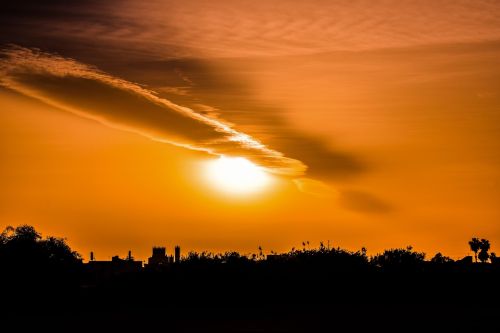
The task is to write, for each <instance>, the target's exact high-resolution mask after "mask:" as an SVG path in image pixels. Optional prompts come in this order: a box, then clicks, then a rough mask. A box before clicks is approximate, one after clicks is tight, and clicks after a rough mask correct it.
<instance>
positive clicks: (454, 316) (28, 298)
mask: <svg viewBox="0 0 500 333" xmlns="http://www.w3.org/2000/svg"><path fill="white" fill-rule="evenodd" d="M469 246H470V248H471V250H472V251H473V252H474V253H476V254H477V255H476V256H475V257H476V259H475V260H472V257H466V258H464V259H463V260H461V261H453V260H452V259H450V258H448V257H446V256H443V255H442V254H439V253H438V254H437V255H435V256H434V257H432V258H431V259H430V260H425V254H424V253H421V252H416V251H414V250H413V249H412V248H411V247H407V248H402V249H391V250H386V251H384V252H383V253H381V254H378V255H375V256H372V257H369V256H368V255H367V254H366V250H365V249H362V250H360V251H357V252H351V251H347V250H343V249H340V248H330V247H327V246H324V245H323V244H321V246H320V247H319V248H317V249H308V248H307V247H306V244H304V247H303V248H302V249H292V250H291V251H290V252H288V253H284V254H274V255H269V256H265V255H264V254H263V253H262V252H261V251H260V252H259V253H257V254H255V255H250V256H242V255H240V254H239V253H237V252H228V253H224V254H212V253H206V252H204V253H194V252H191V253H189V254H188V255H186V256H185V257H183V258H182V260H180V261H179V262H176V263H169V264H165V265H156V266H148V267H146V268H140V269H137V267H136V266H133V265H130V266H128V265H129V264H132V263H133V259H132V258H131V257H130V258H128V259H122V260H118V261H117V263H118V264H117V266H113V267H116V269H115V270H111V271H106V272H107V273H106V274H102V272H100V271H99V270H97V271H96V270H95V268H92V265H89V264H83V263H82V260H81V259H80V256H79V254H77V253H76V252H74V251H72V250H71V249H70V247H69V246H68V245H67V244H66V242H65V241H64V240H63V239H58V238H53V237H47V238H44V239H43V238H42V237H41V235H40V234H39V233H38V232H37V231H36V230H35V229H34V228H33V227H30V226H20V227H17V228H15V229H14V228H7V229H6V230H4V232H3V233H2V234H1V236H0V283H1V286H2V298H1V307H2V314H3V315H4V316H6V317H7V318H8V319H10V320H7V321H4V323H6V324H9V325H10V324H12V325H15V326H16V325H17V326H16V328H17V329H18V331H20V328H21V327H23V328H29V327H30V326H32V327H35V326H36V327H41V326H44V325H49V326H51V327H53V324H54V323H58V324H60V325H62V327H66V328H67V329H66V331H68V332H80V331H82V332H89V331H92V332H100V331H112V332H114V331H137V332H142V331H148V330H152V329H157V328H163V330H164V331H166V332H170V331H173V332H177V331H179V332H319V331H321V332H325V331H327V332H330V331H332V332H334V331H341V332H344V331H379V330H384V331H391V332H392V331H394V332H408V331H426V332H427V331H442V332H448V331H453V332H461V331H464V332H465V331H467V332H479V331H481V330H483V329H484V330H486V329H487V330H488V331H491V332H496V331H498V330H500V297H499V296H500V264H499V263H498V260H497V258H496V256H495V255H494V254H493V253H489V248H490V246H489V242H487V241H486V240H479V239H476V238H474V239H472V240H471V242H470V243H469ZM136 263H137V262H136ZM128 267H130V269H127V268H128ZM134 267H135V268H134ZM492 328H494V330H492Z"/></svg>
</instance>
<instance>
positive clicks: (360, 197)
mask: <svg viewBox="0 0 500 333" xmlns="http://www.w3.org/2000/svg"><path fill="white" fill-rule="evenodd" d="M339 201H340V204H341V205H342V206H343V207H344V208H347V209H350V210H353V211H358V212H361V213H373V214H382V213H387V212H389V211H391V210H392V207H391V206H390V205H389V204H387V203H386V202H385V201H383V200H381V199H379V198H377V197H375V196H374V195H372V194H370V193H367V192H363V191H355V190H345V191H342V192H341V195H340V198H339Z"/></svg>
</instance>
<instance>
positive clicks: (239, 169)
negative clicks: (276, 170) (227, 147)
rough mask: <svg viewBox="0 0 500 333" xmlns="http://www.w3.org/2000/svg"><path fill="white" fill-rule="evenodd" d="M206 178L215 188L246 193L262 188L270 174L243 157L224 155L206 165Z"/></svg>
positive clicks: (266, 183)
mask: <svg viewBox="0 0 500 333" xmlns="http://www.w3.org/2000/svg"><path fill="white" fill-rule="evenodd" d="M207 171H208V175H207V176H208V179H209V181H210V182H211V183H212V184H214V185H215V186H216V187H217V188H219V189H221V190H223V191H225V192H229V193H232V194H247V193H253V192H257V191H259V190H262V189H264V187H265V186H266V185H268V183H269V181H270V176H269V175H268V174H267V173H266V172H265V171H264V169H263V168H262V167H259V166H257V165H255V164H253V163H252V162H250V161H249V160H247V159H246V158H243V157H224V156H221V157H220V158H219V159H217V160H215V161H212V162H210V163H209V165H208V170H207Z"/></svg>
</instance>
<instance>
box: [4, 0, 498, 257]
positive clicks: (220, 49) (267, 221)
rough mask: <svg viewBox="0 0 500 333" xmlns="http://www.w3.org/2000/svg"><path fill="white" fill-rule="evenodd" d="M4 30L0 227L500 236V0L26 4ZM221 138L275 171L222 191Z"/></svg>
mask: <svg viewBox="0 0 500 333" xmlns="http://www.w3.org/2000/svg"><path fill="white" fill-rule="evenodd" d="M0 44H1V45H2V51H1V56H0V74H1V77H0V121H1V124H2V128H3V130H2V131H1V132H0V161H1V163H0V184H1V185H2V191H1V192H0V226H1V227H2V228H3V227H5V226H7V225H18V224H21V223H28V224H32V225H35V226H36V227H37V228H38V229H40V230H41V231H42V232H43V233H44V234H53V235H56V236H64V237H67V238H68V241H69V243H70V244H71V245H72V246H73V247H74V248H75V249H76V250H77V251H79V252H81V253H82V254H83V256H84V258H88V253H89V251H90V250H93V251H94V252H95V254H96V257H97V259H107V258H110V256H111V255H114V254H120V255H125V254H126V251H127V250H129V249H131V250H132V251H133V253H135V255H136V256H137V257H139V258H140V259H146V258H147V256H148V255H149V252H150V247H151V246H152V245H166V246H167V247H168V249H167V251H171V250H172V248H173V246H174V245H176V244H179V245H181V247H182V248H183V250H184V251H188V250H202V249H209V250H213V251H224V250H229V249H236V250H239V251H242V252H251V251H253V252H255V251H257V247H258V246H259V245H260V246H262V247H263V248H264V250H265V251H271V250H274V251H284V250H288V249H290V248H291V247H293V246H295V247H297V246H299V244H300V243H301V242H302V241H304V240H309V241H310V242H311V245H315V246H317V245H318V243H319V241H321V240H323V241H325V242H326V241H327V240H330V243H331V244H332V245H335V246H337V245H338V246H341V247H345V248H348V249H352V250H357V249H359V248H361V247H362V246H365V247H367V248H368V251H369V253H371V254H374V253H376V252H378V251H381V250H382V249H383V248H389V247H396V246H406V245H409V244H411V245H413V246H414V247H415V248H416V249H417V250H421V251H425V252H427V253H428V255H430V256H432V255H433V254H434V253H435V252H436V251H442V252H443V253H445V254H447V255H450V256H452V257H454V258H458V257H461V256H464V255H467V254H468V248H467V241H468V239H470V238H471V237H473V236H477V237H484V238H488V239H489V240H490V241H491V242H492V250H493V251H495V250H497V248H498V244H500V223H499V221H500V208H499V206H498V202H500V201H499V199H500V190H499V186H500V183H499V182H500V153H499V152H500V95H499V93H500V81H499V77H500V4H498V3H497V2H492V1H444V0H443V1H432V2H431V1H428V2H427V1H422V2H414V1H396V0H394V1H392V0H388V1H383V2H373V1H368V0H366V1H310V2H309V1H308V2H307V4H306V3H305V2H299V1H275V2H265V3H264V2H257V3H256V2H255V1H201V0H200V1H183V2H177V1H176V2H168V1H162V2H160V1H157V2H156V1H153V2H148V4H143V3H142V2H140V1H109V2H106V3H105V4H104V3H100V2H95V1H90V0H85V1H81V2H79V3H78V4H75V5H67V4H64V3H63V2H59V1H50V2H49V3H48V4H41V3H39V2H37V1H32V2H30V1H27V2H26V3H25V4H23V5H22V6H20V5H17V4H9V5H7V8H6V10H5V11H3V12H2V13H1V14H0ZM12 44H14V45H15V46H12ZM217 155H227V156H243V157H246V158H248V159H250V160H252V161H253V162H255V163H257V164H258V165H260V166H262V167H264V168H266V170H267V172H268V173H269V174H270V175H271V177H272V179H273V181H272V183H271V185H270V186H268V187H267V188H266V189H265V190H264V191H262V192H259V193H254V194H251V195H239V196H234V197H231V196H229V195H228V194H227V193H226V194H225V193H223V192H222V191H220V190H218V189H217V188H214V186H212V185H211V184H210V183H209V182H207V179H206V177H207V175H206V164H207V163H208V161H211V160H214V159H217ZM497 251H498V250H497Z"/></svg>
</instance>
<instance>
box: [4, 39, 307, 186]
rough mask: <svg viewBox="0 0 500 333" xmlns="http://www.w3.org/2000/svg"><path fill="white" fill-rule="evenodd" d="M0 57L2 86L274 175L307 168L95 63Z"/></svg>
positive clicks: (14, 50)
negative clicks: (254, 165) (242, 159)
mask: <svg viewBox="0 0 500 333" xmlns="http://www.w3.org/2000/svg"><path fill="white" fill-rule="evenodd" d="M0 56H1V58H0V85H2V86H4V87H7V88H10V89H12V90H14V91H17V92H19V93H22V94H24V95H27V96H30V97H32V98H35V99H38V100H40V101H43V102H45V103H47V104H50V105H52V106H55V107H57V108H59V109H62V110H65V111H68V112H71V113H74V114H77V115H79V116H82V117H85V118H89V119H93V120H96V121H99V122H101V123H103V124H105V125H107V126H110V127H113V128H119V129H122V130H126V131H131V132H134V133H138V134H140V135H143V136H146V137H149V138H151V139H153V140H157V141H161V142H166V143H169V144H174V145H177V146H182V147H185V148H188V149H194V150H201V151H205V152H207V153H210V154H214V155H229V156H242V157H246V158H248V159H249V160H251V161H253V162H255V163H257V164H259V165H261V166H263V167H265V168H267V169H268V170H269V171H270V172H273V173H277V174H282V175H286V176H291V177H296V176H301V175H303V174H304V173H305V171H306V166H305V164H304V163H302V162H301V161H299V160H296V159H292V158H288V157H286V156H284V154H283V153H281V152H279V151H276V150H273V149H270V148H269V147H267V146H265V145H264V144H263V143H261V142H260V141H258V140H257V139H255V138H253V137H251V136H249V135H247V134H245V133H243V132H240V131H236V130H234V129H233V128H232V127H231V126H230V125H228V124H226V123H224V122H222V121H220V120H217V119H214V118H211V117H207V116H205V115H203V114H200V113H197V112H195V111H193V110H192V109H190V108H187V107H183V106H180V105H177V104H175V103H172V102H171V101H169V100H167V99H164V98H161V97H159V96H158V95H157V94H156V93H155V92H153V91H151V90H148V89H146V88H144V87H142V86H140V85H139V84H136V83H132V82H129V81H126V80H123V79H120V78H117V77H114V76H111V75H108V74H106V73H104V72H101V71H99V70H98V69H96V68H95V67H92V66H88V65H85V64H83V63H80V62H77V61H75V60H72V59H68V58H64V57H61V56H59V55H54V54H49V53H45V52H41V51H39V50H32V49H28V48H23V47H18V46H12V47H10V48H7V49H4V50H2V51H1V52H0Z"/></svg>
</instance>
